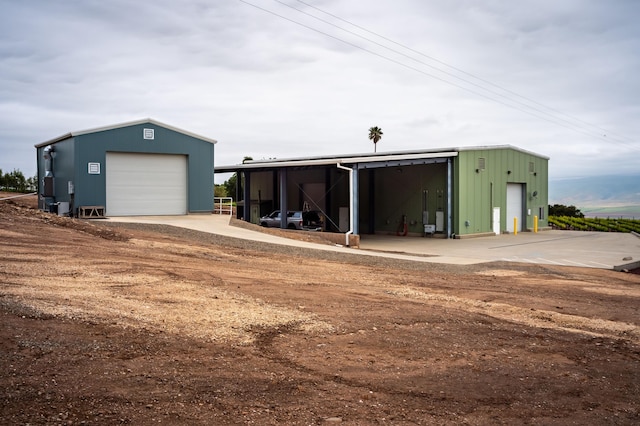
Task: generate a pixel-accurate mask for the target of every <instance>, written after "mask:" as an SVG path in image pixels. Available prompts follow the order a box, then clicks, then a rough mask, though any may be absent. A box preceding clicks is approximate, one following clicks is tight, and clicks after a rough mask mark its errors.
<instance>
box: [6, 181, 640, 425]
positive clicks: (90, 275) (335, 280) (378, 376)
mask: <svg viewBox="0 0 640 426" xmlns="http://www.w3.org/2000/svg"><path fill="white" fill-rule="evenodd" d="M2 195H3V194H0V197H1V196H2ZM34 206H35V199H34V198H33V197H26V198H20V199H14V200H8V201H0V317H1V322H0V367H1V368H0V424H3V425H4V424H6V425H9V424H11V425H13V424H52V425H53V424H55V425H57V424H61V425H76V424H100V425H112V424H113V425H116V424H136V425H138V424H152V423H154V424H155V423H164V424H172V425H174V424H175V425H181V424H182V425H197V424H203V425H214V424H216V425H232V424H239V425H240V424H255V425H274V424H295V425H322V424H334V423H341V424H350V425H369V424H374V425H375V424H380V425H459V424H468V425H485V424H509V425H513V424H531V425H556V424H575V425H631V424H640V328H639V327H638V325H639V323H640V276H639V275H634V274H625V273H620V272H613V271H605V270H597V269H586V268H585V269H582V268H569V267H556V266H540V265H522V264H510V263H495V264H485V265H477V266H469V267H463V268H460V267H455V266H449V265H434V264H423V263H419V262H398V261H393V260H389V259H382V258H381V259H375V258H374V260H371V259H369V257H368V256H362V257H367V259H366V260H365V259H362V258H361V257H360V256H357V255H353V256H341V257H336V255H335V254H328V253H317V254H313V253H312V251H309V250H307V251H295V250H294V249H292V248H287V249H285V248H274V247H272V246H270V245H268V244H265V245H262V244H251V243H246V242H244V243H243V242H238V241H232V239H221V238H216V237H215V236H211V235H210V234H206V235H205V234H202V233H199V232H195V231H187V230H180V229H176V228H170V227H164V228H163V227H158V226H142V225H139V226H134V225H131V226H115V225H109V224H108V223H107V222H105V221H99V220H97V221H91V222H89V221H81V220H78V219H70V218H61V217H58V216H55V215H52V214H48V213H43V212H39V211H37V210H35V209H34V208H33V207H34ZM243 244H244V245H243Z"/></svg>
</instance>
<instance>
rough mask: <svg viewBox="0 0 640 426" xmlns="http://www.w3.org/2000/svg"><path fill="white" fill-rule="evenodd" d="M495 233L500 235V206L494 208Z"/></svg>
mask: <svg viewBox="0 0 640 426" xmlns="http://www.w3.org/2000/svg"><path fill="white" fill-rule="evenodd" d="M493 233H494V234H496V235H500V207H494V208H493Z"/></svg>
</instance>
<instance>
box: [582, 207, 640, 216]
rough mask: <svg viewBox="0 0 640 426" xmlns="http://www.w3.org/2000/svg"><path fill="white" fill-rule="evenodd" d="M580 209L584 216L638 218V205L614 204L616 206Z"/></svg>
mask: <svg viewBox="0 0 640 426" xmlns="http://www.w3.org/2000/svg"><path fill="white" fill-rule="evenodd" d="M580 211H582V213H584V215H585V216H586V217H613V218H618V219H620V218H624V219H640V206H639V205H631V206H616V207H581V208H580Z"/></svg>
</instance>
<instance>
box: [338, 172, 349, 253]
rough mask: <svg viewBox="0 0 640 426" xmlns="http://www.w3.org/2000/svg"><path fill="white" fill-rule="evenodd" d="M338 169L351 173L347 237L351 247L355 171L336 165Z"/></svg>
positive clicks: (347, 244)
mask: <svg viewBox="0 0 640 426" xmlns="http://www.w3.org/2000/svg"><path fill="white" fill-rule="evenodd" d="M336 167H337V168H339V169H342V170H346V171H348V172H349V230H348V231H347V232H346V234H344V235H345V239H346V241H345V245H346V246H347V247H349V236H350V235H351V234H353V169H352V168H350V167H345V166H343V165H342V164H340V163H336Z"/></svg>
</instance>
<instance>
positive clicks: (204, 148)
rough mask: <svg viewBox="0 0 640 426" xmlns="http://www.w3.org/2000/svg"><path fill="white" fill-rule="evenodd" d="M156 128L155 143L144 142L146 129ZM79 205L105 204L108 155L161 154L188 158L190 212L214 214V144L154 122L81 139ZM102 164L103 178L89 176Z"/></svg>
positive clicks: (102, 132) (78, 161)
mask: <svg viewBox="0 0 640 426" xmlns="http://www.w3.org/2000/svg"><path fill="white" fill-rule="evenodd" d="M145 128H149V129H154V132H155V135H154V140H146V139H143V129H145ZM75 140H76V151H77V155H76V159H77V161H76V165H75V167H76V170H77V172H78V174H79V176H78V177H76V181H77V182H76V206H80V205H105V204H106V180H105V173H104V166H105V155H106V152H123V153H149V154H151V153H159V154H180V155H186V156H187V161H188V164H187V170H188V185H187V186H188V188H189V194H188V196H187V198H188V204H187V209H188V211H189V212H210V211H212V208H213V164H214V145H213V144H212V143H210V142H207V141H203V140H200V139H196V138H194V137H191V136H188V135H185V134H182V133H178V132H175V131H173V130H170V129H165V128H164V127H161V126H158V125H156V124H152V123H142V124H137V125H134V126H130V127H123V128H116V129H110V130H105V131H99V132H96V133H88V134H83V135H80V136H77V137H76V138H75ZM89 162H99V163H100V164H101V169H103V170H102V171H101V174H100V175H89V174H88V172H87V164H88V163H89Z"/></svg>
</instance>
